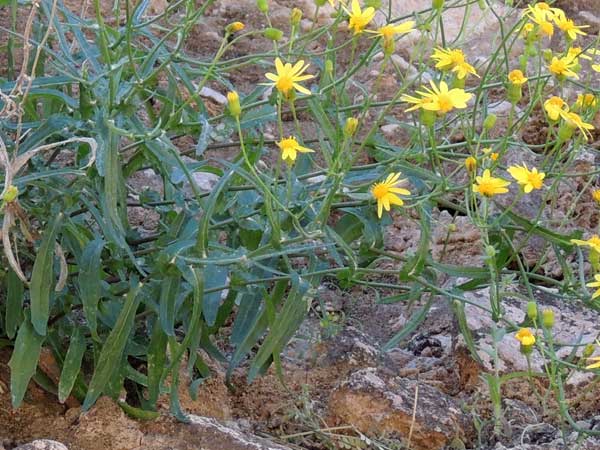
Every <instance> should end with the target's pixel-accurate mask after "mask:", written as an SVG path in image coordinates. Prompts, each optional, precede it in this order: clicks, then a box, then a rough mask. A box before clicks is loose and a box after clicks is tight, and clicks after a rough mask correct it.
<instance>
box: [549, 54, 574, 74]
mask: <svg viewBox="0 0 600 450" xmlns="http://www.w3.org/2000/svg"><path fill="white" fill-rule="evenodd" d="M576 67H577V62H576V61H573V60H572V59H570V58H569V57H568V56H563V57H562V58H557V57H556V56H554V57H553V58H552V62H551V63H550V65H549V66H548V70H550V72H551V73H553V74H554V75H556V76H558V77H572V78H576V79H579V76H578V75H577V74H576V73H575V72H573V70H572V69H574V68H576Z"/></svg>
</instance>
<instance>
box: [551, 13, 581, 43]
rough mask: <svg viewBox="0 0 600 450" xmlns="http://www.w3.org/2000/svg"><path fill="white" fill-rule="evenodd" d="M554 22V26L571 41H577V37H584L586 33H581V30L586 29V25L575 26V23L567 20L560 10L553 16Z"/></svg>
mask: <svg viewBox="0 0 600 450" xmlns="http://www.w3.org/2000/svg"><path fill="white" fill-rule="evenodd" d="M554 22H555V23H556V26H557V27H558V28H560V29H561V30H562V31H563V32H564V33H565V35H566V36H567V37H568V38H569V39H570V40H572V41H574V40H575V39H577V36H578V35H579V36H585V35H586V33H584V32H583V31H582V28H588V25H575V22H573V21H572V20H571V19H569V18H568V17H567V16H566V15H565V13H564V12H563V11H562V10H559V11H558V12H557V13H555V14H554Z"/></svg>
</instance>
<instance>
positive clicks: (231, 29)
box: [225, 22, 246, 33]
mask: <svg viewBox="0 0 600 450" xmlns="http://www.w3.org/2000/svg"><path fill="white" fill-rule="evenodd" d="M245 27H246V25H244V24H243V23H242V22H232V23H230V24H229V25H227V26H226V27H225V31H227V32H228V33H237V32H238V31H242V30H243V29H244V28H245Z"/></svg>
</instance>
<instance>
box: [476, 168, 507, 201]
mask: <svg viewBox="0 0 600 450" xmlns="http://www.w3.org/2000/svg"><path fill="white" fill-rule="evenodd" d="M509 184H510V181H506V180H503V179H502V178H496V177H493V176H492V175H491V173H490V170H489V169H485V170H484V171H483V176H480V177H475V183H474V184H473V192H477V193H479V194H481V195H483V196H485V197H493V196H494V195H498V194H506V193H507V192H508V188H507V186H508V185H509Z"/></svg>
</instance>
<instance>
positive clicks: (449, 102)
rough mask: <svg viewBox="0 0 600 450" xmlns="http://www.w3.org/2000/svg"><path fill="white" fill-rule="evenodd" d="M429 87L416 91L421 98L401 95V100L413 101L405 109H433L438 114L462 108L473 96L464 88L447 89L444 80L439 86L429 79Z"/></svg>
mask: <svg viewBox="0 0 600 450" xmlns="http://www.w3.org/2000/svg"><path fill="white" fill-rule="evenodd" d="M430 85H431V88H428V87H423V88H422V89H423V90H422V91H416V93H417V94H419V95H420V96H421V98H418V97H413V96H410V95H403V96H402V97H401V100H402V101H404V102H407V103H413V104H414V106H411V107H410V108H408V109H407V110H406V111H413V110H416V109H419V108H421V109H423V110H426V111H435V112H437V113H438V114H440V115H443V114H446V113H449V112H450V111H452V110H453V109H455V108H456V109H464V108H466V107H467V102H468V101H469V100H470V99H471V97H473V94H471V93H469V92H465V90H464V89H461V88H454V89H449V88H448V84H446V82H445V81H441V82H440V85H439V86H436V84H435V83H434V82H433V81H431V82H430Z"/></svg>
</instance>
